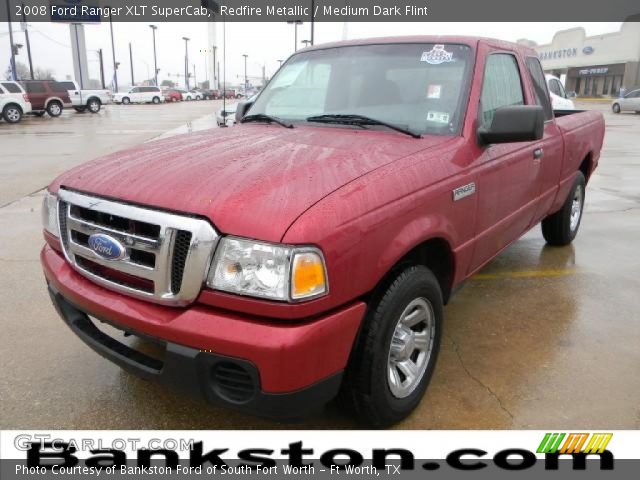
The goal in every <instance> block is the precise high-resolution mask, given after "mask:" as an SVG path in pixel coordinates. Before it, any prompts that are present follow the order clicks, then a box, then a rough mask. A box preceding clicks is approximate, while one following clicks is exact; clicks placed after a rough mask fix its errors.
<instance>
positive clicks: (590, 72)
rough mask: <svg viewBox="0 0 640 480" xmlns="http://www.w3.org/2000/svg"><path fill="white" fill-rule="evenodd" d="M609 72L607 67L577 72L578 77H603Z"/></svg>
mask: <svg viewBox="0 0 640 480" xmlns="http://www.w3.org/2000/svg"><path fill="white" fill-rule="evenodd" d="M608 72H609V67H598V68H584V69H582V70H578V75H604V74H605V73H608Z"/></svg>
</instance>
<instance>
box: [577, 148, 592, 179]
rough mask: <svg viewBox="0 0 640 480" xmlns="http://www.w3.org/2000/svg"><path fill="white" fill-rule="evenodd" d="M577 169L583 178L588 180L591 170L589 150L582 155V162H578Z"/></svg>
mask: <svg viewBox="0 0 640 480" xmlns="http://www.w3.org/2000/svg"><path fill="white" fill-rule="evenodd" d="M579 170H580V171H581V172H582V174H583V175H584V179H585V180H586V181H587V182H588V181H589V177H590V176H591V172H592V170H593V158H592V154H591V152H589V153H588V154H587V156H586V157H584V160H582V163H581V164H580V168H579Z"/></svg>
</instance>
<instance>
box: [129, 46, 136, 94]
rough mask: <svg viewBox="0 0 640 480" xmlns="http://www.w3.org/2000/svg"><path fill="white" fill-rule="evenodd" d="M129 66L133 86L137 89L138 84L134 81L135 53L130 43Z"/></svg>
mask: <svg viewBox="0 0 640 480" xmlns="http://www.w3.org/2000/svg"><path fill="white" fill-rule="evenodd" d="M129 65H130V66H131V86H132V87H135V85H136V82H135V80H134V79H133V51H132V50H131V42H129Z"/></svg>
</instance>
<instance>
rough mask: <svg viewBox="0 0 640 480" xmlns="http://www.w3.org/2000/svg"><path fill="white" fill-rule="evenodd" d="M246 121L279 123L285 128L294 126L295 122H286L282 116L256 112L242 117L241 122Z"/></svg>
mask: <svg viewBox="0 0 640 480" xmlns="http://www.w3.org/2000/svg"><path fill="white" fill-rule="evenodd" d="M246 122H269V123H277V124H278V125H282V126H283V127H285V128H293V124H291V123H289V122H285V121H284V120H282V119H281V118H278V117H272V116H271V115H267V114H266V113H254V114H253V115H247V116H245V117H242V120H240V123H246Z"/></svg>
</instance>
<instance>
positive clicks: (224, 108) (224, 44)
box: [220, 14, 227, 128]
mask: <svg viewBox="0 0 640 480" xmlns="http://www.w3.org/2000/svg"><path fill="white" fill-rule="evenodd" d="M222 111H223V112H224V113H225V115H224V122H222V125H220V127H223V128H226V126H227V115H226V114H227V21H226V19H225V16H224V14H223V15H222Z"/></svg>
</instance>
